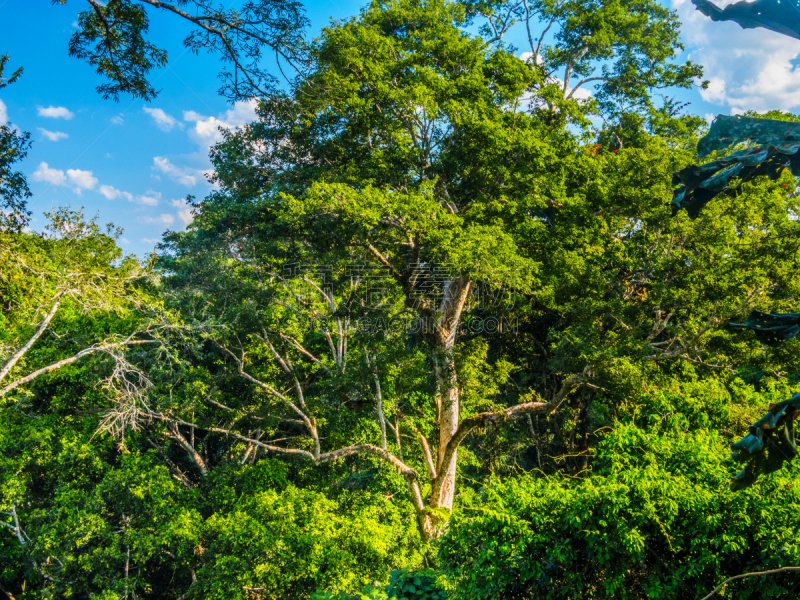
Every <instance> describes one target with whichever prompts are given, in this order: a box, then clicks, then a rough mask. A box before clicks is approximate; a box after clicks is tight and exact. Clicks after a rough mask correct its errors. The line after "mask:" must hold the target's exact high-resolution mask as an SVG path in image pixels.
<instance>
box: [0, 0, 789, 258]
mask: <svg viewBox="0 0 800 600" xmlns="http://www.w3.org/2000/svg"><path fill="white" fill-rule="evenodd" d="M664 2H665V3H670V2H671V4H670V6H671V7H672V8H675V9H676V10H678V12H679V14H680V16H681V20H682V22H683V23H684V25H683V36H684V42H685V44H686V46H687V51H686V54H687V56H688V57H690V58H691V59H692V60H694V61H695V62H699V63H700V64H702V65H703V66H704V67H705V69H706V75H705V76H706V78H707V79H709V80H711V82H712V85H711V87H710V89H709V90H706V91H703V92H700V91H699V90H692V91H682V92H680V93H678V94H676V95H677V96H678V97H679V98H681V99H682V100H686V101H690V102H691V103H692V104H691V106H690V110H691V111H692V112H694V113H696V114H699V115H701V116H710V115H713V114H718V113H734V114H735V113H737V112H740V111H742V110H746V109H750V108H753V109H756V110H768V109H771V108H780V109H784V110H793V109H796V108H797V106H798V105H800V69H795V64H796V61H797V60H798V57H799V56H800V41H798V40H792V39H790V38H787V37H785V36H781V35H778V34H775V33H772V32H769V31H766V30H763V29H758V30H742V29H741V28H739V26H738V25H735V24H733V23H711V21H710V20H708V19H707V18H705V17H703V16H702V15H700V14H699V13H697V12H696V11H695V10H694V7H693V6H692V5H691V3H690V1H689V0H664ZM233 3H234V4H235V2H233ZM729 3H730V1H729V0H723V1H721V2H719V4H720V5H721V6H723V5H725V4H729ZM361 4H362V3H361V2H358V1H354V0H340V1H338V2H306V7H307V10H308V13H309V17H310V18H311V21H312V30H313V31H315V32H316V31H319V28H320V27H322V26H324V25H325V24H327V23H328V22H329V20H330V18H331V17H334V18H343V17H347V16H350V15H353V14H355V13H357V12H358V10H359V7H360V5H361ZM85 7H86V3H85V1H82V0H71V1H70V2H68V3H67V5H66V6H54V5H52V4H51V3H50V0H5V2H4V0H0V21H2V23H3V25H4V27H3V39H2V41H0V54H2V53H6V52H7V53H9V54H10V57H11V61H10V63H9V67H10V68H11V69H15V68H16V67H17V66H23V67H24V69H25V73H24V75H23V77H22V79H21V80H20V81H19V82H18V83H16V84H14V85H12V86H9V87H7V88H5V89H4V90H3V92H2V94H1V95H0V120H7V121H10V122H11V123H12V124H13V125H15V126H16V127H19V128H20V129H22V130H24V131H29V132H31V134H32V139H33V141H34V144H33V147H32V149H31V151H30V153H29V155H28V157H27V158H26V160H25V161H24V162H23V163H21V165H20V166H19V168H20V169H21V170H22V171H23V172H24V173H25V174H26V175H27V177H28V181H29V184H30V187H31V191H32V192H33V198H31V200H30V202H29V206H30V207H31V209H32V210H33V213H34V221H33V223H32V228H33V229H40V228H41V227H42V226H43V224H44V221H45V218H44V216H43V214H42V213H43V212H44V211H48V210H51V209H53V208H55V207H58V206H65V205H70V206H73V207H80V206H83V207H85V209H86V212H87V214H89V215H93V214H95V213H97V214H99V218H100V221H101V222H104V223H105V222H109V221H112V222H114V223H115V224H116V225H119V226H121V227H123V228H124V230H125V234H124V237H123V238H122V240H121V243H122V246H123V248H124V250H125V251H126V252H132V253H136V254H138V255H139V256H143V255H144V254H146V253H147V252H150V251H151V250H152V249H153V246H154V245H155V243H156V242H157V241H158V240H159V239H160V237H161V234H162V233H163V232H164V231H165V230H167V229H173V230H175V229H183V228H184V227H185V226H186V225H187V224H188V223H189V222H190V220H191V215H190V213H189V211H188V208H187V207H186V205H185V203H184V202H183V199H184V198H185V197H186V195H187V194H192V195H194V196H197V197H200V198H202V197H203V196H204V195H205V194H206V193H208V192H209V190H210V189H211V187H210V186H209V184H208V183H207V182H206V181H205V178H204V173H205V172H206V171H207V170H208V169H209V168H210V163H209V161H208V157H207V156H208V148H209V146H210V144H212V143H213V142H214V141H215V140H216V139H218V136H219V134H218V131H217V128H218V126H219V125H222V126H227V127H236V126H241V125H243V124H245V123H247V122H248V121H250V120H252V117H253V106H252V105H251V104H247V103H240V104H237V105H235V106H231V105H230V104H228V103H226V102H225V100H224V99H223V98H221V97H220V96H218V95H217V89H218V87H219V85H218V80H217V78H216V74H217V71H218V63H217V61H216V59H215V58H214V57H213V56H207V55H200V56H194V55H192V54H191V53H189V52H187V51H185V50H184V48H183V46H182V43H181V42H182V40H183V38H184V37H185V35H186V33H187V32H188V28H187V27H185V26H184V24H183V23H182V22H180V21H179V20H177V19H175V18H173V17H171V16H169V15H162V14H159V13H157V12H155V11H151V15H152V20H151V39H152V40H153V41H154V42H156V43H157V44H158V45H159V46H161V47H163V48H166V49H167V50H168V52H169V65H168V67H166V68H164V69H160V70H158V71H156V72H154V73H153V75H152V80H154V81H155V82H156V83H155V85H156V87H157V88H158V89H160V90H161V93H160V94H159V96H158V98H156V100H154V101H153V102H151V103H145V102H143V101H141V100H137V101H132V100H131V99H130V98H129V97H127V98H126V97H123V98H122V99H121V101H120V102H119V103H114V102H112V101H110V100H103V99H102V98H101V97H100V96H99V95H98V94H97V93H96V92H95V87H96V86H97V85H99V84H100V83H103V81H102V80H101V79H100V78H99V77H98V76H96V75H95V74H94V73H93V70H92V69H91V67H89V66H88V65H86V64H84V63H83V62H81V61H79V60H77V59H74V58H70V57H69V56H68V55H67V45H68V42H69V37H70V35H71V34H72V32H73V31H74V26H73V23H74V22H75V20H76V18H77V14H78V12H79V11H81V10H84V9H85ZM520 33H521V32H520ZM519 42H520V43H519V45H520V47H521V49H524V48H522V40H521V39H520V40H519Z"/></svg>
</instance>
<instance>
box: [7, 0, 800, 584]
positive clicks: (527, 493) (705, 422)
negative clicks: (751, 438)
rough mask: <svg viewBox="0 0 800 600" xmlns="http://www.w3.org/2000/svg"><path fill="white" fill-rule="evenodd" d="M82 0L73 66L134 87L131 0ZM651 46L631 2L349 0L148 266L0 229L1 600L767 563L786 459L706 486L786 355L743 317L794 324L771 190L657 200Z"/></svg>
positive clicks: (664, 27)
mask: <svg viewBox="0 0 800 600" xmlns="http://www.w3.org/2000/svg"><path fill="white" fill-rule="evenodd" d="M145 4H150V5H151V6H154V4H153V3H150V2H147V3H145ZM178 4H186V3H178ZM194 4H195V5H197V6H196V8H197V9H198V11H199V10H200V9H204V10H205V9H206V8H208V6H210V4H208V3H206V2H200V1H198V2H195V3H194ZM92 5H93V9H92V11H90V12H89V13H86V14H84V16H83V17H82V21H81V28H80V30H79V31H78V33H76V36H77V37H76V38H75V41H74V45H75V53H76V54H78V55H79V56H83V57H85V58H87V60H89V61H90V62H91V63H92V64H95V66H98V68H100V70H101V72H103V73H105V74H106V75H107V76H108V77H109V78H110V79H111V82H112V83H111V84H109V85H111V87H109V88H108V89H107V90H105V91H106V92H107V93H108V94H109V95H111V96H114V95H116V94H117V93H120V92H124V91H132V92H133V93H135V94H138V95H141V96H144V97H149V96H150V95H152V94H151V91H152V90H151V89H150V88H149V87H148V85H149V84H148V83H147V79H146V75H147V72H148V71H149V69H150V68H151V67H152V66H153V65H154V64H157V63H158V61H160V60H162V58H163V57H161V55H160V54H158V50H157V48H155V47H154V46H149V45H147V44H148V43H147V42H145V41H144V37H143V36H144V34H145V33H146V25H147V20H146V16H147V15H146V12H145V9H144V8H143V7H142V6H140V5H138V4H135V3H132V2H123V1H120V2H108V3H106V4H104V5H100V4H97V5H95V3H92ZM258 6H261V5H260V4H257V3H255V4H254V3H249V4H248V10H256V8H257V7H258ZM287 6H288V8H292V7H294V8H292V10H294V9H296V8H297V7H296V6H295V5H287ZM209 10H210V9H209ZM287 10H288V9H287ZM215 14H216V13H215ZM226 14H227V13H224V14H223V13H219V14H218V16H219V15H221V16H219V18H220V19H223V18H225V19H227V18H230V19H233V18H234V17H235V16H236V15H233V16H231V15H228V16H225V15H226ZM292 14H293V15H294V17H297V18H298V19H299V18H300V17H299V15H300V13H299V12H297V13H292ZM284 16H285V15H284ZM262 17H263V18H264V20H263V21H262V24H263V23H266V24H268V25H269V27H273V26H274V27H278V29H277V30H274V31H273V33H275V32H276V31H277V33H275V35H278V34H279V33H280V27H285V26H287V25H286V23H288V21H281V20H280V19H281V18H282V17H281V14H277V13H276V14H275V15H272V17H275V19H274V20H270V18H272V17H270V18H267V17H269V15H266V13H265V15H262ZM294 17H293V18H294ZM237 18H238V17H237ZM203 22H205V21H202V20H201V23H203ZM281 23H283V25H281ZM548 23H549V27H550V28H551V30H552V32H553V38H552V40H548V43H544V42H542V43H539V42H538V41H537V40H536V39H534V37H533V36H531V39H530V49H529V50H530V56H529V57H528V56H524V57H523V58H525V59H526V60H520V58H519V57H518V56H517V55H515V52H516V49H513V48H511V47H510V46H509V45H508V44H507V43H506V42H505V41H504V36H506V34H507V32H508V31H509V30H510V28H512V27H515V26H528V27H537V26H539V27H540V32H541V31H544V29H545V28H546V27H548ZM106 24H107V25H109V28H108V29H106V28H105V25H106ZM474 25H477V28H475V27H473V26H474ZM476 30H477V31H479V32H480V33H479V35H475V34H474V33H473V32H474V31H476ZM127 34H130V37H131V40H130V45H129V46H125V44H124V43H123V42H124V40H123V38H125V35H127ZM214 35H216V34H211V37H209V38H205V39H206V41H207V42H208V43H210V44H211V43H215V42H213V40H214V39H219V38H214ZM273 41H274V40H273ZM190 42H191V40H190ZM284 42H286V40H283V41H281V42H280V43H281V44H283V43H284ZM275 43H276V44H278V42H275ZM292 43H294V42H292ZM298 43H299V42H298ZM103 44H111V49H110V51H111V52H112V54H113V53H120V52H121V53H122V54H121V55H120V56H121V57H122V58H125V57H127V59H136V60H139V59H141V60H140V61H139V62H136V61H134V62H135V64H134V65H133V67H135V68H133V70H127V71H126V70H125V69H126V68H127V67H126V66H125V65H126V63H125V62H124V61H123V62H122V63H119V64H116V63H106V62H104V60H105V59H103V57H102V51H103V47H104V46H103ZM267 46H269V44H267ZM526 50H527V49H526ZM680 50H681V46H680V43H679V39H678V23H677V19H676V17H675V14H674V13H672V12H670V11H668V10H666V9H664V8H663V7H661V6H660V5H659V4H657V3H656V2H652V1H650V0H635V1H634V0H615V1H613V2H612V1H607V2H597V3H594V2H560V3H548V2H541V3H539V2H533V3H526V2H523V3H514V2H511V3H503V2H491V3H484V2H446V1H443V0H430V1H422V0H395V1H392V2H374V3H371V4H370V5H369V6H368V7H367V8H365V9H364V11H363V12H362V13H361V14H360V15H359V16H358V17H354V18H352V19H348V20H344V21H341V22H334V23H331V24H330V26H329V27H327V28H326V29H324V31H323V32H322V35H321V36H320V37H319V38H318V39H317V40H314V41H313V42H309V43H308V44H307V45H306V46H305V47H304V51H305V52H306V55H305V58H304V61H305V62H304V63H303V64H304V66H303V68H302V69H300V70H299V71H298V72H299V75H298V76H297V78H296V79H295V80H293V81H290V82H289V83H288V84H287V85H286V86H285V88H281V89H277V88H274V89H273V88H271V87H270V89H269V93H267V94H265V97H264V98H263V99H262V101H261V102H260V105H259V110H258V116H259V118H258V120H257V121H256V122H254V123H252V124H250V125H249V126H248V127H246V128H244V129H243V130H241V131H238V132H235V133H232V132H231V133H228V134H227V135H226V137H225V139H224V141H223V142H222V143H220V144H219V145H217V146H216V147H215V148H214V149H213V151H212V160H213V162H214V166H215V181H216V183H217V184H218V186H217V189H216V190H215V191H214V192H213V193H211V194H210V195H209V196H208V197H206V198H204V199H202V200H200V201H195V202H194V209H195V219H194V222H193V223H192V225H191V226H190V227H189V228H188V229H187V231H185V232H168V233H167V234H166V235H165V237H164V241H163V243H162V244H161V245H160V247H159V251H158V253H157V256H153V257H150V258H149V259H148V261H147V262H146V263H141V262H140V261H138V260H137V259H135V258H134V257H125V256H123V254H122V252H121V250H120V249H119V247H118V246H117V244H116V237H117V236H118V235H119V231H118V230H117V229H116V228H114V227H113V226H109V227H108V228H106V229H105V230H104V229H102V228H101V227H99V225H98V224H97V223H96V222H95V221H94V220H91V219H89V220H87V219H86V218H85V217H84V215H83V214H82V213H80V212H76V211H71V210H68V209H64V210H60V211H56V212H55V213H53V214H52V215H51V216H50V219H51V224H50V226H49V227H48V229H47V230H45V231H44V232H42V233H34V232H26V231H21V230H20V228H19V227H2V228H0V264H2V265H3V270H2V272H0V590H8V591H9V592H11V593H12V594H14V595H15V597H17V598H20V597H21V598H37V599H38V598H42V599H43V598H76V599H77V598H103V599H107V600H111V599H123V598H124V599H125V600H128V599H129V598H159V599H188V598H208V599H220V600H222V599H225V600H229V599H237V598H239V599H243V600H244V599H251V598H281V599H298V600H305V599H307V598H311V597H313V598H315V599H323V598H325V599H337V600H344V599H347V600H352V599H362V598H372V599H385V600H389V599H398V600H399V599H416V600H423V599H436V600H442V599H443V598H446V597H449V598H454V599H455V598H464V599H465V600H466V599H472V598H519V599H523V598H525V599H536V598H612V597H613V598H617V597H619V598H645V597H648V598H674V597H676V596H679V595H682V594H689V595H691V596H698V595H700V596H702V595H705V593H707V592H708V591H710V590H711V589H713V588H714V587H715V586H716V585H717V584H718V583H719V582H720V581H721V580H723V579H725V578H726V577H729V576H732V575H736V574H739V573H742V572H746V571H749V570H761V569H767V568H774V567H779V566H785V565H790V564H796V563H797V561H798V559H800V557H799V556H798V553H799V552H800V550H798V547H797V545H796V540H795V537H796V536H795V533H796V531H797V528H798V526H800V517H798V514H800V511H798V509H799V508H800V499H798V498H797V493H796V491H795V489H796V484H795V479H796V475H797V474H796V469H797V466H796V465H794V464H793V463H791V462H786V463H782V464H783V466H782V468H781V469H780V470H778V471H777V472H774V473H769V474H768V475H765V476H762V477H761V478H760V479H758V480H757V481H755V482H753V483H754V484H753V485H751V486H750V487H749V488H748V489H747V490H746V491H744V492H741V493H739V494H734V493H733V492H732V491H731V490H730V489H729V485H728V483H729V479H730V477H731V476H732V475H733V473H735V470H736V465H735V464H734V462H733V460H732V459H731V457H730V452H729V447H728V444H729V443H730V442H732V441H735V440H736V439H738V438H739V437H741V436H742V435H743V434H744V433H745V432H746V428H747V426H748V425H749V424H751V423H753V422H754V421H755V420H756V419H757V418H758V417H759V416H761V415H762V414H763V413H764V409H765V407H767V406H768V405H769V404H770V403H778V402H780V401H782V400H785V399H786V398H788V397H789V396H790V395H791V394H792V393H793V392H794V391H795V390H794V386H795V385H796V382H797V374H798V373H800V362H799V361H800V359H798V353H797V352H796V348H797V345H798V344H800V341H798V340H797V338H796V336H791V335H785V336H783V341H784V342H785V343H783V344H773V343H763V342H765V341H766V342H770V341H772V340H771V338H769V339H767V338H765V337H764V335H763V332H762V331H760V330H759V329H758V327H756V326H755V325H752V323H751V321H746V320H747V315H749V314H751V311H752V310H759V311H762V312H764V313H785V312H788V311H791V310H792V309H796V307H797V305H796V302H797V298H798V296H799V295H800V289H799V288H798V286H800V283H798V280H797V278H796V277H795V271H796V255H797V251H798V241H797V236H796V234H797V229H796V218H797V213H798V208H800V207H798V199H797V197H796V193H795V190H796V184H795V180H794V178H793V175H792V173H791V172H789V171H788V170H785V169H782V168H781V169H774V170H773V171H774V172H770V173H769V175H770V177H762V176H761V175H763V174H762V173H757V172H754V173H753V174H752V175H753V176H752V177H748V178H747V181H737V180H735V179H731V181H733V184H732V186H731V189H730V190H729V191H730V192H731V193H730V194H729V195H728V197H726V198H725V199H724V201H722V199H721V198H716V196H715V201H714V202H707V203H703V206H702V209H703V210H702V211H699V210H698V211H697V212H696V213H695V212H693V213H692V215H691V216H692V217H693V218H689V216H688V215H687V214H686V213H685V212H680V211H678V212H676V214H675V215H673V214H672V212H673V211H672V210H671V209H670V204H671V201H672V198H673V186H672V183H671V181H672V173H673V172H675V171H678V170H680V169H683V168H685V167H686V166H687V165H691V164H694V163H697V162H698V160H699V157H698V154H697V152H696V146H697V142H698V139H699V138H700V136H701V135H702V134H703V133H704V131H705V127H706V126H705V122H704V121H703V120H701V119H699V118H697V117H693V116H691V115H687V114H684V109H685V107H684V106H682V105H680V104H678V103H676V102H674V101H672V100H670V99H669V98H668V99H666V100H665V101H664V102H662V103H658V102H656V101H654V98H655V97H656V90H657V89H659V88H662V87H670V86H688V85H690V84H691V82H692V80H693V79H694V78H695V77H697V76H699V75H700V71H699V69H698V68H697V67H696V66H695V65H692V64H691V63H681V62H679V61H678V59H677V57H678V56H679V51H680ZM98 53H99V54H98ZM126 53H128V54H126ZM114 55H115V56H116V55H117V54H114ZM251 58H253V60H255V59H256V58H257V55H253V56H252V57H251ZM127 59H126V60H127ZM129 66H130V65H129ZM104 69H105V70H104ZM262 75H264V78H265V79H264V81H266V80H268V79H269V78H268V77H267V74H266V73H262ZM2 81H3V80H2V79H0V82H2ZM589 82H595V88H594V92H593V94H592V95H591V96H589V97H586V96H582V95H580V94H577V93H576V90H578V89H580V86H582V85H584V84H588V83H589ZM270 85H271V84H270ZM767 116H769V117H773V118H774V117H780V118H782V119H784V120H792V119H793V118H794V117H792V116H790V115H782V114H781V115H778V114H771V115H767ZM748 118H749V120H748V121H747V122H748V123H753V122H755V121H756V115H752V114H751V115H748ZM601 122H602V123H603V124H602V125H594V124H593V123H595V124H596V123H601ZM754 127H755V126H754ZM756 128H758V127H756ZM12 134H13V132H12ZM13 135H16V134H13ZM14 139H15V140H17V141H15V142H14V141H13V140H12V145H13V144H14V143H15V144H17V145H16V146H13V148H11V150H12V152H11V153H10V154H7V156H8V160H7V161H6V163H7V166H10V165H11V163H16V162H17V161H18V160H19V159H20V158H21V157H22V155H23V151H24V148H25V143H26V141H25V140H24V139H23V138H14ZM748 139H749V138H748ZM14 148H16V150H14ZM717 150H721V149H717ZM712 158H717V157H716V156H713V157H712ZM0 159H2V156H1V155H0ZM3 164H4V163H0V167H2V166H3ZM781 164H783V163H781ZM9 172H10V171H9ZM729 179H730V178H729ZM0 181H2V180H0ZM725 182H726V185H727V182H728V179H726V180H725ZM15 189H17V190H18V192H19V193H23V192H21V190H23V189H24V188H23V187H20V186H17V188H15ZM19 193H17V195H16V196H13V195H4V196H3V198H4V200H5V201H6V205H7V206H10V203H9V200H7V198H12V199H13V198H17V199H19V198H21V196H19ZM23 195H24V194H23ZM23 199H24V198H23ZM15 201H16V202H17V204H18V206H17V209H16V210H17V213H18V214H21V215H23V214H24V212H21V211H24V202H22V201H19V200H15ZM759 314H760V313H759ZM751 320H752V319H751ZM730 322H739V323H744V322H747V323H751V325H745V326H744V327H743V332H742V333H741V334H740V335H731V334H730V333H729V332H727V331H726V327H727V326H728V324H729V323H730ZM787 414H788V413H787ZM782 577H783V576H778V577H773V578H770V579H768V580H756V579H749V580H745V581H742V582H736V583H733V584H731V586H730V589H734V590H735V594H737V596H736V597H739V595H741V597H752V598H756V597H759V598H760V597H778V596H780V595H781V594H786V593H791V592H790V590H791V589H792V588H791V582H790V580H789V579H788V576H787V578H782Z"/></svg>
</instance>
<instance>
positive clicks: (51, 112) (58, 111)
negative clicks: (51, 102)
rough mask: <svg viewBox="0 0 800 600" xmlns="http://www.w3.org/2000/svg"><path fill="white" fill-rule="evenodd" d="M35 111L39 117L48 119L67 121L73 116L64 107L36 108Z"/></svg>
mask: <svg viewBox="0 0 800 600" xmlns="http://www.w3.org/2000/svg"><path fill="white" fill-rule="evenodd" d="M36 110H37V111H38V112H39V116H40V117H46V118H48V119H66V120H67V121H69V120H70V119H72V117H74V116H75V113H74V112H72V111H71V110H69V109H67V108H66V107H64V106H48V107H44V106H37V107H36Z"/></svg>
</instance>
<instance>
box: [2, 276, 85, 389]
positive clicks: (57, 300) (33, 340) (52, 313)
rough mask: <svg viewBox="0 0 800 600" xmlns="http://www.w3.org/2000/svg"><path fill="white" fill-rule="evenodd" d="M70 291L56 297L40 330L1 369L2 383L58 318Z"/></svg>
mask: <svg viewBox="0 0 800 600" xmlns="http://www.w3.org/2000/svg"><path fill="white" fill-rule="evenodd" d="M70 291H71V290H62V291H61V292H59V293H58V294H56V297H55V298H54V300H55V302H54V303H53V306H52V308H51V309H50V312H48V313H47V315H46V316H45V318H44V320H43V321H42V322H41V323H40V324H39V329H37V330H36V333H34V334H33V336H32V337H31V339H29V340H28V341H27V342H26V344H25V345H24V346H23V347H22V348H20V349H19V350H18V351H17V352H16V354H14V356H12V357H11V360H9V361H8V362H7V363H6V365H5V366H4V367H3V368H2V369H0V381H3V379H4V378H5V376H6V375H8V372H9V371H10V370H11V369H13V368H14V365H16V364H17V362H19V359H21V358H22V357H23V356H25V353H26V352H27V351H28V350H30V349H31V346H33V345H34V344H35V343H36V340H38V339H39V338H40V337H41V335H42V334H43V333H44V331H45V329H47V326H48V325H49V324H50V321H52V320H53V317H54V316H56V312H57V311H58V307H59V306H61V300H62V299H63V298H64V295H65V294H67V293H69V292H70ZM0 396H2V393H0Z"/></svg>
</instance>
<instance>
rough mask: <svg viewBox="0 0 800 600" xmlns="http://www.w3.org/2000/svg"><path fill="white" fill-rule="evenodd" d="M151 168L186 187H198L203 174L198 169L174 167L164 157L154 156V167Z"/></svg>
mask: <svg viewBox="0 0 800 600" xmlns="http://www.w3.org/2000/svg"><path fill="white" fill-rule="evenodd" d="M150 168H151V169H152V170H154V171H156V172H158V173H163V174H164V175H166V176H167V177H169V178H170V179H173V180H174V181H177V182H178V183H180V184H181V185H185V186H186V187H192V186H195V185H197V181H198V180H199V176H200V174H201V173H202V171H198V170H197V169H191V168H188V167H179V166H177V165H173V164H172V163H171V162H170V161H169V159H168V158H165V157H163V156H154V157H153V166H152V167H150Z"/></svg>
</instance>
